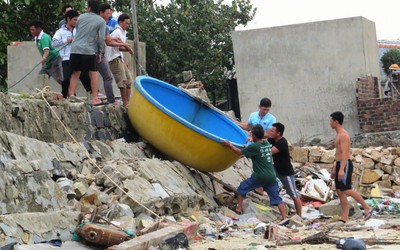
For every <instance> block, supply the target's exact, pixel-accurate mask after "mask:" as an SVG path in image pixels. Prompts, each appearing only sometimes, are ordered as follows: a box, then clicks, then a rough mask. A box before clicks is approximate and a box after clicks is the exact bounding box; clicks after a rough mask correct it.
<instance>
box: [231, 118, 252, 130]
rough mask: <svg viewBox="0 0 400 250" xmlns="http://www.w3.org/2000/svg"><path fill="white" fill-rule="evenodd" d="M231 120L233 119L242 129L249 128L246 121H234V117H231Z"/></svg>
mask: <svg viewBox="0 0 400 250" xmlns="http://www.w3.org/2000/svg"><path fill="white" fill-rule="evenodd" d="M232 120H233V122H234V123H236V125H238V126H239V127H241V128H242V129H244V130H246V131H250V130H251V125H250V124H249V123H248V122H239V121H236V120H234V119H232Z"/></svg>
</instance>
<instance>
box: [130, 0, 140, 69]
mask: <svg viewBox="0 0 400 250" xmlns="http://www.w3.org/2000/svg"><path fill="white" fill-rule="evenodd" d="M131 11H132V27H133V51H134V55H133V59H134V65H135V69H134V73H135V76H138V73H139V74H140V70H139V69H140V67H139V58H140V53H139V34H138V26H137V18H136V4H135V0H131Z"/></svg>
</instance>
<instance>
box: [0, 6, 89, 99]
mask: <svg viewBox="0 0 400 250" xmlns="http://www.w3.org/2000/svg"><path fill="white" fill-rule="evenodd" d="M64 2H65V1H64ZM68 3H69V4H71V5H72V6H74V8H75V9H77V10H84V3H85V2H84V1H81V0H71V1H68ZM63 5H64V3H63V1H52V0H11V1H0V90H1V91H3V92H5V91H6V81H7V45H8V44H9V43H10V42H12V41H29V40H32V36H31V34H30V33H29V27H28V24H29V23H30V22H31V21H32V20H34V19H38V20H40V21H42V22H43V24H44V31H45V32H47V33H49V34H50V35H52V34H54V33H55V31H56V30H57V29H58V22H59V21H60V20H61V19H62V18H63V16H62V13H61V8H62V6H63ZM21 60H24V58H21ZM38 60H39V58H38Z"/></svg>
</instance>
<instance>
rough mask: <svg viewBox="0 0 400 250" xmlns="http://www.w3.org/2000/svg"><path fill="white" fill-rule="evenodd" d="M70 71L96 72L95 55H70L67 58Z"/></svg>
mask: <svg viewBox="0 0 400 250" xmlns="http://www.w3.org/2000/svg"><path fill="white" fill-rule="evenodd" d="M69 64H70V67H71V71H72V72H75V71H97V58H96V55H81V54H71V55H70V57H69Z"/></svg>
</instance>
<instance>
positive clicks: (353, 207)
mask: <svg viewBox="0 0 400 250" xmlns="http://www.w3.org/2000/svg"><path fill="white" fill-rule="evenodd" d="M347 200H348V201H349V209H350V212H349V216H350V217H353V218H360V217H362V212H361V210H360V208H359V207H358V205H357V202H356V201H355V200H354V199H353V198H351V197H348V198H347ZM319 211H320V212H321V213H322V214H323V215H325V216H334V215H338V216H341V214H342V207H341V206H340V201H339V199H336V200H332V201H330V202H328V203H326V204H323V205H321V206H320V207H319Z"/></svg>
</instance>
